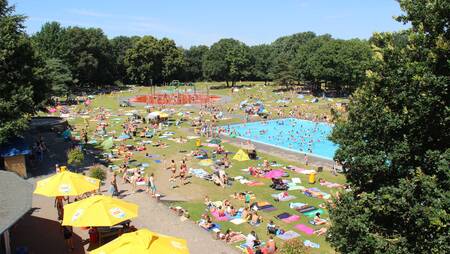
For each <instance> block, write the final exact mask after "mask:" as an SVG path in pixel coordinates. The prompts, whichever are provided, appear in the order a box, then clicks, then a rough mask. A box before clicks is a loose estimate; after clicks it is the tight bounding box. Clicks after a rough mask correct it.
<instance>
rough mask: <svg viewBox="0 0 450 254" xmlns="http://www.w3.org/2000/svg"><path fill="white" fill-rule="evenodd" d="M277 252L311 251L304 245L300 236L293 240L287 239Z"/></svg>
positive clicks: (304, 252) (287, 253) (296, 252)
mask: <svg viewBox="0 0 450 254" xmlns="http://www.w3.org/2000/svg"><path fill="white" fill-rule="evenodd" d="M277 253H279V254H306V253H310V252H309V250H308V248H306V247H305V245H303V242H302V240H300V239H298V238H294V239H291V240H287V241H285V242H284V243H283V244H282V245H281V246H280V248H279V249H278V251H277Z"/></svg>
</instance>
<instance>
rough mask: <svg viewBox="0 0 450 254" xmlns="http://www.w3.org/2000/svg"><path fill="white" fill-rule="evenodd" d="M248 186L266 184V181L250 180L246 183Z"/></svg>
mask: <svg viewBox="0 0 450 254" xmlns="http://www.w3.org/2000/svg"><path fill="white" fill-rule="evenodd" d="M246 185H247V186H262V185H264V183H262V182H257V181H250V182H247V183H246Z"/></svg>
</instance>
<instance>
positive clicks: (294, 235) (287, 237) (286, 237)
mask: <svg viewBox="0 0 450 254" xmlns="http://www.w3.org/2000/svg"><path fill="white" fill-rule="evenodd" d="M299 236H300V234H299V233H297V232H295V231H292V230H289V231H286V232H284V234H282V235H277V237H278V238H280V239H281V240H284V241H287V240H290V239H294V238H297V237H299Z"/></svg>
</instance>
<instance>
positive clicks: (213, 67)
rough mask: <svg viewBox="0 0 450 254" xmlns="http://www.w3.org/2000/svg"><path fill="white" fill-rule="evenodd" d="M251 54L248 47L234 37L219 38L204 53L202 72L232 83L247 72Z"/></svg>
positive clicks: (210, 76) (214, 78)
mask: <svg viewBox="0 0 450 254" xmlns="http://www.w3.org/2000/svg"><path fill="white" fill-rule="evenodd" d="M250 63H251V56H250V52H249V48H248V47H247V46H246V45H245V44H244V43H242V42H240V41H238V40H234V39H221V40H220V41H218V42H216V43H214V44H213V45H212V46H211V48H210V50H209V51H208V52H207V53H206V54H205V58H204V61H203V74H204V76H205V77H206V78H208V79H212V80H217V81H223V80H225V81H226V83H227V85H229V81H231V84H232V85H234V84H235V83H236V81H237V80H239V79H241V78H243V77H245V76H247V75H248V73H249V67H250Z"/></svg>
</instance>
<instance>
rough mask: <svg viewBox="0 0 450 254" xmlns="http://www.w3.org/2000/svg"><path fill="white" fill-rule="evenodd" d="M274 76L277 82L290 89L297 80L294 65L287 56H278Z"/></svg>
mask: <svg viewBox="0 0 450 254" xmlns="http://www.w3.org/2000/svg"><path fill="white" fill-rule="evenodd" d="M272 71H273V72H274V73H273V74H272V78H273V80H274V81H275V83H278V84H280V85H283V86H285V87H286V89H289V88H290V86H291V85H293V84H294V82H295V80H296V79H295V72H294V68H293V66H292V65H291V64H290V63H289V62H288V59H286V58H278V59H277V60H276V62H275V63H274V66H273V70H272Z"/></svg>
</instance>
